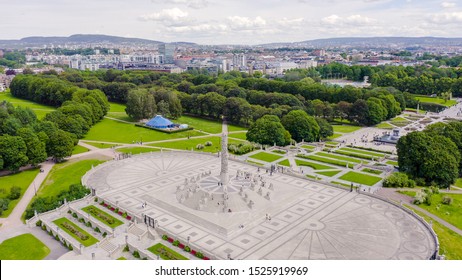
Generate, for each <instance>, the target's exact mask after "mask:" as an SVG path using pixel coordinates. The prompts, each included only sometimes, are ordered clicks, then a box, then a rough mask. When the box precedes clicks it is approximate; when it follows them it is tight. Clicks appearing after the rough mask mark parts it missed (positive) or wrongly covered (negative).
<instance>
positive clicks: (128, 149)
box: [116, 147, 160, 155]
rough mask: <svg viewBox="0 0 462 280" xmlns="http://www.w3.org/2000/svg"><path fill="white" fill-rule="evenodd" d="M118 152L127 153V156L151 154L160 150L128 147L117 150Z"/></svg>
mask: <svg viewBox="0 0 462 280" xmlns="http://www.w3.org/2000/svg"><path fill="white" fill-rule="evenodd" d="M116 151H117V152H120V153H126V154H132V155H137V154H142V153H150V152H158V151H160V149H157V148H150V147H126V148H118V149H116Z"/></svg>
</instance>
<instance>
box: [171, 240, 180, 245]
mask: <svg viewBox="0 0 462 280" xmlns="http://www.w3.org/2000/svg"><path fill="white" fill-rule="evenodd" d="M179 244H180V241H178V240H175V241H173V243H172V245H173V246H177V247H178V245H179Z"/></svg>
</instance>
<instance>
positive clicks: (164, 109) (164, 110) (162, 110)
mask: <svg viewBox="0 0 462 280" xmlns="http://www.w3.org/2000/svg"><path fill="white" fill-rule="evenodd" d="M157 113H159V114H160V115H162V116H169V115H170V110H169V106H168V103H167V102H166V101H165V100H161V101H159V103H157Z"/></svg>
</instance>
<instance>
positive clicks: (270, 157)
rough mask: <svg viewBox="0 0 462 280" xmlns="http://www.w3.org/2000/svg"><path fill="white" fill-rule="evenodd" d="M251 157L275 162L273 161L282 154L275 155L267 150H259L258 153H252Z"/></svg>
mask: <svg viewBox="0 0 462 280" xmlns="http://www.w3.org/2000/svg"><path fill="white" fill-rule="evenodd" d="M249 157H250V158H254V159H258V160H262V161H266V162H273V161H276V160H278V159H280V158H282V156H279V155H275V154H270V153H267V152H259V153H257V154H254V155H251V156H249Z"/></svg>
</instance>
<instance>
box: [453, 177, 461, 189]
mask: <svg viewBox="0 0 462 280" xmlns="http://www.w3.org/2000/svg"><path fill="white" fill-rule="evenodd" d="M454 186H456V187H459V188H462V178H458V179H457V180H456V182H455V183H454Z"/></svg>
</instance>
